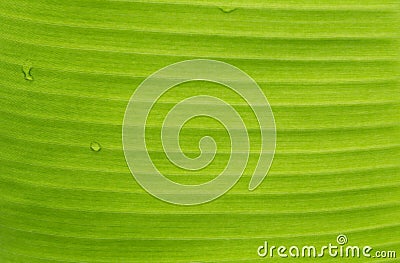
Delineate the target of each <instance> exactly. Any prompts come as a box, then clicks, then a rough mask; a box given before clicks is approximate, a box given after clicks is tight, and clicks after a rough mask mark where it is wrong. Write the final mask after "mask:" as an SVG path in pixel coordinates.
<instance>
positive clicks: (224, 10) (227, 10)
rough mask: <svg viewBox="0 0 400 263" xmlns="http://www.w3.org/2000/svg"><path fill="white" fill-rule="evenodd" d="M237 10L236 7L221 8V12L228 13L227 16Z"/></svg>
mask: <svg viewBox="0 0 400 263" xmlns="http://www.w3.org/2000/svg"><path fill="white" fill-rule="evenodd" d="M236 9H237V8H236V7H227V6H224V7H219V10H221V11H222V12H224V13H227V14H228V13H232V12H233V11H235V10H236Z"/></svg>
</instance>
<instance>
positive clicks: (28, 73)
mask: <svg viewBox="0 0 400 263" xmlns="http://www.w3.org/2000/svg"><path fill="white" fill-rule="evenodd" d="M31 70H32V64H31V63H30V62H29V61H25V63H24V64H23V65H22V72H23V73H24V78H25V79H26V80H29V81H32V80H33V77H32V75H31Z"/></svg>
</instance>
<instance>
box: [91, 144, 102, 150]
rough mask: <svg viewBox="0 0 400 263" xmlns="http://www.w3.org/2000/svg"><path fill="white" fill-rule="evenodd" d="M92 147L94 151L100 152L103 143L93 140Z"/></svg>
mask: <svg viewBox="0 0 400 263" xmlns="http://www.w3.org/2000/svg"><path fill="white" fill-rule="evenodd" d="M90 149H91V150H92V151H94V152H99V151H100V150H101V145H100V143H98V142H92V143H91V144H90Z"/></svg>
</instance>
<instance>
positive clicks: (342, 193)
mask: <svg viewBox="0 0 400 263" xmlns="http://www.w3.org/2000/svg"><path fill="white" fill-rule="evenodd" d="M155 2H156V1H154V3H149V2H146V1H140V0H137V1H135V0H132V1H129V0H121V1H107V0H82V1H77V0H72V1H55V0H40V1H38V0H29V1H28V0H12V1H9V0H0V120H1V122H0V125H1V126H0V262H1V263H5V262H24V263H25V262H29V263H31V262H32V263H35V262H150V261H154V262H164V261H165V262H179V261H183V262H189V261H201V262H203V261H207V262H215V261H226V262H237V261H255V260H260V259H259V258H258V256H257V247H258V246H259V245H261V244H262V243H263V242H264V240H267V241H269V243H270V244H274V245H286V246H290V245H299V246H302V245H315V246H322V245H326V244H328V243H330V242H331V243H335V240H336V236H337V235H338V234H341V233H343V234H346V235H347V237H348V239H349V244H350V245H359V246H363V245H370V246H373V247H374V248H375V249H380V250H385V249H386V250H396V251H397V254H398V258H399V257H400V255H399V254H400V238H399V236H400V220H399V219H400V202H399V197H400V176H399V170H400V169H399V168H400V163H399V157H400V136H399V132H400V125H399V119H400V114H399V105H400V92H399V81H398V80H399V79H398V77H399V74H398V73H399V64H398V61H399V52H398V47H399V42H398V32H399V30H398V29H399V22H400V19H399V12H398V10H399V4H398V2H397V1H387V0H381V1H380V0H366V1H361V0H360V1H355V0H337V1H333V0H328V1H320V2H318V1H311V0H302V1H294V0H290V1H283V0H281V1H280V0H272V1H262V0H248V1H246V0H232V1H217V0H212V1H211V0H207V1H200V0H195V1H189V0H172V1H165V0H158V1H157V2H158V3H155ZM192 58H209V59H217V60H221V61H224V62H227V63H231V64H232V65H234V66H237V67H239V68H240V69H242V70H243V71H245V72H247V73H248V74H249V75H250V76H251V77H253V78H254V79H255V80H256V81H257V82H258V83H259V85H260V86H261V88H262V89H263V92H264V93H265V95H266V96H267V98H268V100H269V102H270V104H271V107H272V109H273V112H274V115H275V120H276V125H277V149H276V155H275V159H274V162H273V164H272V167H271V171H270V173H269V174H268V176H267V178H266V180H265V181H264V182H263V184H262V185H261V186H260V187H259V188H257V189H256V190H255V191H253V192H249V191H248V190H247V185H248V182H249V179H250V174H251V171H252V169H253V168H254V162H250V163H249V167H248V169H247V170H246V173H245V175H244V176H243V177H242V178H241V180H240V181H239V183H238V184H237V185H236V186H235V187H234V188H233V189H232V190H231V191H229V192H228V193H227V194H226V195H224V196H223V197H221V198H219V199H217V200H215V201H213V202H211V203H209V204H205V205H199V206H193V207H182V206H175V205H170V204H167V203H164V202H162V201H159V200H157V199H155V198H153V197H152V196H150V195H149V194H148V193H146V192H145V191H144V190H143V189H142V188H141V187H140V186H139V185H138V184H137V183H136V181H135V180H134V179H133V177H132V175H131V174H130V172H129V169H128V167H127V165H126V163H125V159H124V155H123V151H122V142H121V130H122V127H121V125H122V120H123V115H124V111H125V107H126V105H127V103H128V100H129V98H130V96H131V95H132V93H133V91H134V90H135V88H136V87H137V86H138V85H139V84H140V82H141V81H143V80H144V78H146V77H147V76H148V75H149V74H151V73H153V72H154V71H156V70H158V69H160V68H162V67H164V66H167V65H169V64H171V63H174V62H178V61H181V60H185V59H192ZM30 67H31V71H30V73H31V76H32V78H33V80H26V79H25V78H24V74H23V69H24V70H25V71H26V70H29V68H30ZM28 78H29V77H28ZM196 93H201V94H203V93H207V94H210V95H220V96H226V99H227V100H230V101H231V102H232V103H233V104H235V105H236V107H237V108H238V109H239V110H240V111H241V112H242V113H243V116H248V118H246V121H247V122H248V124H249V129H250V133H251V134H253V135H254V137H252V140H253V142H254V143H255V145H257V140H259V138H258V137H257V130H256V127H255V126H254V125H252V123H253V124H254V119H252V117H251V116H250V115H249V114H247V113H248V112H249V109H248V107H246V105H244V103H243V101H241V100H240V99H239V98H237V97H235V96H233V95H232V94H229V92H226V91H225V90H224V88H222V87H218V86H215V85H214V86H213V85H206V84H205V83H191V84H186V85H183V86H182V87H181V88H176V89H174V90H172V91H171V92H170V93H168V94H166V95H165V96H164V97H163V98H162V99H161V100H160V101H159V103H158V104H157V107H158V108H157V109H156V111H155V112H154V116H153V118H152V119H151V121H150V122H149V124H150V127H149V130H150V131H151V132H150V133H149V136H152V137H150V138H151V142H150V144H151V145H152V146H151V150H152V152H151V154H152V157H153V158H154V160H155V162H156V163H157V164H158V166H159V167H160V169H161V170H162V171H163V172H164V173H166V175H167V176H169V177H170V178H171V179H174V180H176V181H180V182H185V183H198V182H203V181H207V180H209V179H210V178H212V177H213V176H215V175H216V174H218V172H219V171H220V170H221V169H222V168H223V165H224V162H225V161H226V151H225V152H224V151H223V149H224V146H223V145H225V143H229V141H227V140H226V139H227V134H226V133H224V131H223V130H221V127H219V126H218V125H216V124H215V123H214V122H213V121H211V120H208V119H201V118H198V119H197V120H193V122H191V123H189V124H188V125H187V127H185V129H184V131H183V132H182V135H183V136H182V145H183V148H184V149H185V152H186V153H187V154H188V155H191V154H192V155H193V156H195V155H196V154H198V148H197V146H198V145H197V140H198V138H199V136H200V135H202V134H208V135H213V136H215V138H216V140H217V141H218V142H219V143H220V144H221V145H222V146H221V149H222V153H219V154H218V156H217V159H218V158H219V159H218V162H216V163H214V164H213V165H212V166H210V167H209V168H207V169H205V170H202V171H200V172H197V173H195V174H187V175H182V171H179V170H177V169H175V168H174V167H172V166H171V165H169V164H168V162H166V161H165V155H164V154H163V153H162V151H161V150H160V149H161V148H160V144H159V143H158V141H159V138H158V139H157V135H159V129H160V124H161V121H162V116H163V115H162V114H163V113H165V111H166V110H167V109H168V108H169V107H171V106H173V103H175V102H176V101H177V100H179V99H181V98H184V97H185V96H188V95H191V94H196ZM231 95H232V96H231ZM94 141H96V142H99V143H100V144H101V146H102V149H101V150H100V151H99V152H95V151H92V150H91V149H90V144H91V142H94ZM225 147H226V146H225ZM253 150H254V149H252V154H254V152H253ZM261 260H265V261H275V260H276V261H280V260H281V261H282V262H291V261H294V260H293V259H292V260H291V259H278V258H273V259H269V258H267V259H261ZM340 260H341V259H334V258H330V257H328V256H326V257H325V258H322V259H321V258H320V259H309V260H306V259H297V260H295V261H297V262H302V261H308V262H319V261H326V262H328V261H331V262H333V261H340ZM343 261H345V262H353V261H355V262H364V261H374V260H372V259H369V260H366V259H365V258H364V259H354V260H350V259H346V260H344V259H343ZM394 261H395V260H394ZM380 262H383V260H380Z"/></svg>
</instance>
